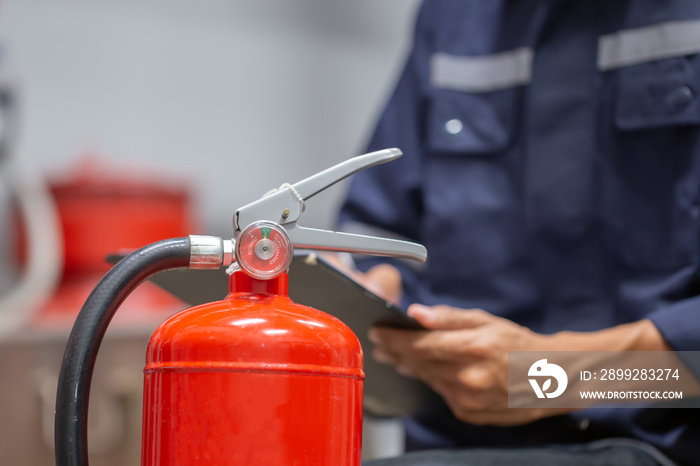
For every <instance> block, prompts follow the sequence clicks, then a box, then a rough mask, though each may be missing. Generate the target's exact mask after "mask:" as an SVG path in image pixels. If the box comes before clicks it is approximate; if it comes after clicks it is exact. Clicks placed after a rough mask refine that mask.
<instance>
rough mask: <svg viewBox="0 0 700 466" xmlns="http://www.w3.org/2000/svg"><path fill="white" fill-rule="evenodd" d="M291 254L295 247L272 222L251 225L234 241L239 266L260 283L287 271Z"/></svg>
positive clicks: (282, 230)
mask: <svg viewBox="0 0 700 466" xmlns="http://www.w3.org/2000/svg"><path fill="white" fill-rule="evenodd" d="M293 255H294V248H293V246H292V241H291V240H290V239H289V236H288V235H287V232H286V231H285V230H284V228H282V227H281V226H279V225H278V224H276V223H273V222H267V221H260V222H255V223H252V224H250V225H249V226H247V227H246V228H245V229H244V230H243V231H242V232H241V234H240V235H239V236H238V240H237V241H236V260H237V261H238V265H239V266H240V267H241V269H242V270H243V271H244V272H246V273H247V274H248V275H250V276H251V277H253V278H257V279H259V280H270V279H272V278H275V277H277V276H278V275H280V274H282V273H284V272H286V271H287V269H288V268H289V265H290V264H291V263H292V257H293Z"/></svg>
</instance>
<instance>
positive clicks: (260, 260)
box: [233, 148, 428, 280]
mask: <svg viewBox="0 0 700 466" xmlns="http://www.w3.org/2000/svg"><path fill="white" fill-rule="evenodd" d="M400 156H401V151H400V150H399V149H395V148H394V149H384V150H380V151H376V152H371V153H369V154H364V155H360V156H357V157H354V158H351V159H348V160H346V161H344V162H341V163H339V164H337V165H335V166H333V167H330V168H328V169H326V170H323V171H321V172H319V173H316V174H315V175H312V176H310V177H308V178H306V179H304V180H301V181H299V182H297V183H294V184H289V183H285V184H283V185H282V186H280V188H279V189H273V190H272V191H270V192H268V193H267V194H265V195H264V196H263V197H262V198H261V199H258V200H257V201H255V202H252V203H250V204H248V205H245V206H243V207H241V208H239V209H238V210H237V211H236V214H235V216H234V219H233V226H234V230H235V231H234V238H235V241H236V259H237V260H238V265H239V266H240V267H241V269H243V270H244V271H245V272H247V273H248V274H250V275H251V276H253V277H255V278H258V279H263V280H269V279H271V278H274V277H276V276H278V275H279V274H281V273H283V272H285V271H286V270H287V268H288V267H289V264H290V263H291V260H292V252H293V249H294V248H297V249H315V250H320V251H333V252H350V253H354V254H370V255H377V256H387V257H403V258H407V259H413V260H416V261H419V262H424V261H425V260H426V258H427V255H428V253H427V251H426V249H425V247H423V246H422V245H420V244H417V243H411V242H408V241H399V240H395V239H389V238H378V237H374V236H365V235H356V234H350V233H342V232H336V231H328V230H319V229H315V228H306V227H303V226H301V225H299V224H298V220H299V218H300V217H301V215H302V214H303V213H304V211H305V210H306V200H307V199H309V198H310V197H312V196H314V195H316V194H318V193H320V192H321V191H323V190H324V189H326V188H328V187H329V186H332V185H334V184H335V183H337V182H339V181H340V180H343V179H344V178H347V177H348V176H350V175H352V174H354V173H357V172H358V171H360V170H364V169H366V168H369V167H373V166H375V165H379V164H382V163H386V162H390V161H392V160H395V159H397V158H398V157H400Z"/></svg>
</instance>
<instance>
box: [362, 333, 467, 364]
mask: <svg viewBox="0 0 700 466" xmlns="http://www.w3.org/2000/svg"><path fill="white" fill-rule="evenodd" d="M473 336H474V335H473V333H472V331H459V332H456V331H455V332H451V331H420V330H399V329H393V328H387V327H375V328H373V329H371V330H370V331H369V334H368V337H369V340H370V341H371V342H373V343H374V344H375V345H376V346H377V348H378V349H380V350H381V351H383V352H384V353H386V354H388V355H390V356H391V357H392V358H393V359H394V360H399V358H400V359H405V360H412V361H445V360H446V361H453V360H454V361H465V360H468V359H469V357H470V355H471V354H470V343H471V341H472V340H473Z"/></svg>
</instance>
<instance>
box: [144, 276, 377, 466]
mask: <svg viewBox="0 0 700 466" xmlns="http://www.w3.org/2000/svg"><path fill="white" fill-rule="evenodd" d="M363 379H364V373H363V372H362V349H361V347H360V343H359V341H358V340H357V337H356V336H355V334H354V333H352V331H351V330H350V329H349V328H348V327H347V326H346V325H345V324H343V323H342V322H340V321H339V320H338V319H336V318H334V317H332V316H329V315H327V314H324V313H322V312H320V311H318V310H316V309H313V308H310V307H307V306H301V305H298V304H295V303H294V302H292V301H291V300H290V299H289V297H288V296H287V275H286V274H283V275H281V276H279V277H277V278H275V279H273V280H268V281H259V280H255V279H253V278H250V277H248V276H247V275H245V274H244V273H242V272H236V273H235V274H233V275H232V276H231V279H230V282H229V295H228V296H227V297H226V299H224V300H223V301H218V302H214V303H210V304H204V305H201V306H197V307H194V308H192V309H188V310H186V311H182V312H180V313H178V314H175V315H174V316H172V317H171V318H169V319H168V320H167V321H165V322H164V323H163V324H161V326H160V327H158V329H156V331H155V332H154V333H153V336H152V337H151V341H150V342H149V345H148V351H147V357H146V368H145V382H144V417H143V447H142V448H143V452H142V465H143V466H156V465H158V466H162V465H178V466H186V465H194V464H206V465H211V466H214V465H256V466H266V465H269V466H273V465H274V466H292V465H299V466H316V465H317V466H346V465H347V466H359V465H360V457H361V442H362V383H363Z"/></svg>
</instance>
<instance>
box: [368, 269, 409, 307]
mask: <svg viewBox="0 0 700 466" xmlns="http://www.w3.org/2000/svg"><path fill="white" fill-rule="evenodd" d="M362 283H363V285H364V286H365V287H367V289H369V290H370V291H372V292H373V293H374V294H376V295H377V296H381V297H382V298H384V299H386V300H387V301H389V302H391V303H394V304H398V303H399V302H400V301H401V295H402V294H403V284H402V281H401V273H400V272H399V271H398V269H397V268H396V267H394V266H391V265H389V264H379V265H376V266H374V267H372V268H371V269H369V270H368V271H367V273H365V274H364V277H363V278H362Z"/></svg>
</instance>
